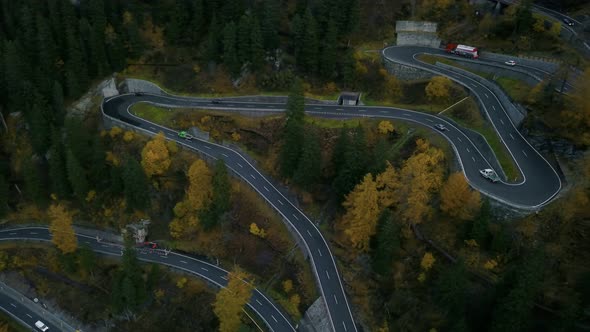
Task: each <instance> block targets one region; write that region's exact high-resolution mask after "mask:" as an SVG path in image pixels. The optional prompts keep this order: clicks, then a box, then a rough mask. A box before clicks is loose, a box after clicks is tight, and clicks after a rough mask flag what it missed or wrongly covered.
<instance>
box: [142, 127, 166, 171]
mask: <svg viewBox="0 0 590 332" xmlns="http://www.w3.org/2000/svg"><path fill="white" fill-rule="evenodd" d="M171 163H172V161H171V160H170V151H168V147H167V146H166V139H165V138H164V133H162V132H160V133H158V134H157V135H156V136H154V138H153V139H152V140H150V141H149V142H147V143H146V145H145V146H144V148H143V150H142V151H141V166H142V167H143V170H144V171H145V175H146V176H147V177H149V178H151V177H152V176H154V175H162V174H164V173H165V172H166V171H167V170H168V168H169V167H170V164H171Z"/></svg>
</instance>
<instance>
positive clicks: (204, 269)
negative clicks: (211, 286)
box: [201, 267, 209, 272]
mask: <svg viewBox="0 0 590 332" xmlns="http://www.w3.org/2000/svg"><path fill="white" fill-rule="evenodd" d="M201 270H203V271H207V272H209V270H207V269H206V268H204V267H202V268H201Z"/></svg>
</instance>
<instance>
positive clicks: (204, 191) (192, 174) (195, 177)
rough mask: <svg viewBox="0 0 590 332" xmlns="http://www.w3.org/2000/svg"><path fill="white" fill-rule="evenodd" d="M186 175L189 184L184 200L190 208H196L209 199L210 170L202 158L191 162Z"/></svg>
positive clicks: (210, 188) (210, 190) (206, 202)
mask: <svg viewBox="0 0 590 332" xmlns="http://www.w3.org/2000/svg"><path fill="white" fill-rule="evenodd" d="M187 175H188V181H189V185H188V189H187V191H186V200H187V203H188V204H189V205H190V207H191V208H192V209H194V210H198V209H200V208H202V207H203V206H205V205H206V204H208V203H209V201H210V200H211V193H212V186H211V180H212V174H211V170H210V169H209V167H207V164H205V162H204V161H203V160H201V159H199V160H197V161H195V162H194V163H192V165H191V167H190V168H189V170H188V174H187Z"/></svg>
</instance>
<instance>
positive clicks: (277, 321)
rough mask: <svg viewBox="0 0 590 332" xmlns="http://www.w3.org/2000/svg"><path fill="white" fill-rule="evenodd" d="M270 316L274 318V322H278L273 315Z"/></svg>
mask: <svg viewBox="0 0 590 332" xmlns="http://www.w3.org/2000/svg"><path fill="white" fill-rule="evenodd" d="M270 317H272V319H274V321H275V323H278V322H279V321H278V320H277V319H276V318H275V316H273V315H270Z"/></svg>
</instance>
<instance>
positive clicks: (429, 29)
mask: <svg viewBox="0 0 590 332" xmlns="http://www.w3.org/2000/svg"><path fill="white" fill-rule="evenodd" d="M436 31H437V24H436V23H433V22H425V21H397V22H396V23H395V32H396V34H397V39H396V40H397V42H396V44H397V45H416V46H428V47H439V46H440V38H438V36H437V35H436Z"/></svg>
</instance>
